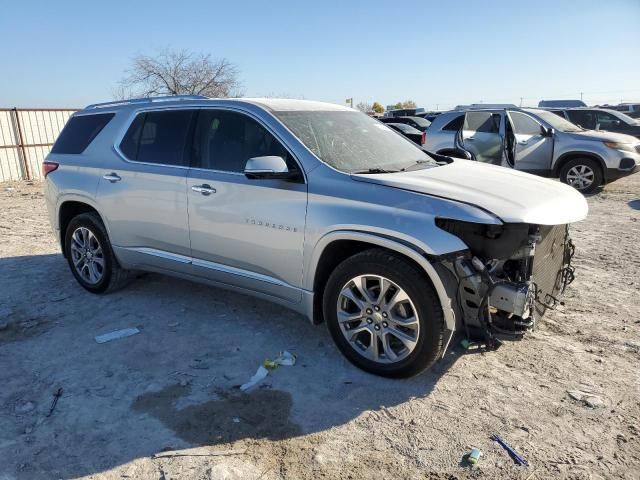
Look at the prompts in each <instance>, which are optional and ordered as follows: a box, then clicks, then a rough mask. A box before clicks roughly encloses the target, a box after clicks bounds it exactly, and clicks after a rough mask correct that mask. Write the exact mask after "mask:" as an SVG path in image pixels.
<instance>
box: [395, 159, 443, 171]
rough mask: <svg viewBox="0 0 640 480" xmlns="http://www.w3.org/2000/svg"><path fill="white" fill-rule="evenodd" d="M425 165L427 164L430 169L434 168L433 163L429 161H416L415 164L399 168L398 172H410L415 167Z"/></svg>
mask: <svg viewBox="0 0 640 480" xmlns="http://www.w3.org/2000/svg"><path fill="white" fill-rule="evenodd" d="M425 164H429V165H431V166H432V167H435V165H434V162H433V161H429V160H416V161H415V162H413V163H412V164H411V165H409V166H408V167H404V168H401V169H400V171H401V172H408V171H410V170H414V169H415V168H416V167H419V166H421V165H425Z"/></svg>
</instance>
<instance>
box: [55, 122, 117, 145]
mask: <svg viewBox="0 0 640 480" xmlns="http://www.w3.org/2000/svg"><path fill="white" fill-rule="evenodd" d="M114 115H115V113H99V114H96V115H80V116H77V117H71V118H70V119H69V121H68V122H67V124H66V125H65V127H64V128H63V129H62V132H61V133H60V136H59V137H58V139H57V140H56V143H55V144H54V145H53V148H52V149H51V153H63V154H67V153H82V152H84V151H85V149H86V148H87V147H88V146H89V144H90V143H91V142H92V141H93V139H94V138H96V136H98V134H99V133H100V131H101V130H102V129H103V128H104V127H105V125H106V124H107V123H109V121H110V120H111V119H112V118H113V117H114Z"/></svg>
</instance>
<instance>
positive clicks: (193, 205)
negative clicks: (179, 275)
mask: <svg viewBox="0 0 640 480" xmlns="http://www.w3.org/2000/svg"><path fill="white" fill-rule="evenodd" d="M268 155H275V156H280V157H282V158H284V159H285V160H286V161H287V166H288V167H289V170H290V171H291V170H292V169H295V168H297V169H300V167H299V166H298V165H297V163H296V161H295V160H294V159H293V157H292V156H291V154H290V153H289V151H288V150H287V149H286V148H285V147H284V146H283V144H282V143H281V142H280V141H279V140H278V139H277V138H276V137H275V136H274V135H272V134H271V133H270V132H269V131H268V130H267V129H266V128H265V127H264V126H263V125H262V124H260V123H258V122H257V121H256V120H254V119H253V118H251V117H249V116H248V115H246V114H244V113H240V112H235V111H230V110H222V109H220V110H218V109H204V108H203V109H201V110H200V114H199V115H198V119H197V124H196V129H195V134H194V144H193V154H192V168H191V169H190V170H189V174H188V176H187V199H188V211H189V217H188V218H189V227H190V229H189V230H190V239H191V255H192V257H193V271H194V273H195V274H196V275H198V276H202V277H205V278H208V279H210V280H213V281H217V282H221V283H224V284H228V285H234V286H237V287H240V288H245V289H248V290H252V291H256V292H261V293H264V294H267V295H270V296H275V297H278V298H283V299H286V300H290V301H293V302H297V301H299V300H300V298H301V296H302V295H301V291H300V289H299V288H298V287H299V286H300V285H301V283H302V252H303V246H304V245H303V243H304V231H305V220H306V212H307V185H306V183H305V181H304V177H303V175H302V173H301V174H300V175H299V179H298V180H280V179H267V178H262V179H258V178H256V179H250V178H247V176H245V174H244V168H245V164H246V162H247V160H249V158H252V157H259V156H268Z"/></svg>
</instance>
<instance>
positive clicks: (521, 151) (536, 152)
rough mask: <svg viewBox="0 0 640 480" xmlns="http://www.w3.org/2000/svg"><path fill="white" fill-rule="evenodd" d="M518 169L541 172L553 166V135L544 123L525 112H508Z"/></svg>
mask: <svg viewBox="0 0 640 480" xmlns="http://www.w3.org/2000/svg"><path fill="white" fill-rule="evenodd" d="M507 116H508V118H509V120H508V121H509V125H510V127H511V128H510V129H509V130H510V134H511V135H512V136H513V137H514V138H513V142H512V143H513V150H514V158H515V165H514V168H515V169H516V170H523V171H529V172H532V171H535V172H541V171H544V170H549V169H550V168H551V160H552V158H551V157H552V155H553V136H551V135H548V134H546V133H545V129H543V127H542V125H541V124H540V123H539V122H538V121H537V120H535V119H534V118H533V117H530V116H529V115H527V114H526V113H523V112H511V111H510V112H507Z"/></svg>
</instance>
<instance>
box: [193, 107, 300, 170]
mask: <svg viewBox="0 0 640 480" xmlns="http://www.w3.org/2000/svg"><path fill="white" fill-rule="evenodd" d="M264 156H277V157H282V158H283V159H284V160H285V161H286V162H287V165H288V167H289V169H290V170H295V169H297V164H296V163H295V160H293V158H292V157H291V155H290V154H289V152H288V151H287V149H286V148H284V146H283V145H282V144H281V143H280V142H279V141H278V140H277V139H276V138H275V137H274V136H273V135H271V133H269V132H268V131H267V130H266V129H265V128H264V127H263V126H262V125H260V124H258V122H256V121H255V120H253V119H252V118H249V117H247V116H246V115H244V114H241V113H237V112H231V111H228V110H214V109H211V110H209V109H202V110H201V111H200V115H199V116H198V122H197V126H196V131H195V135H194V144H193V165H194V166H197V167H200V168H206V169H212V170H219V171H223V172H236V173H238V172H243V171H244V167H245V164H246V163H247V160H249V159H250V158H253V157H264Z"/></svg>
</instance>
